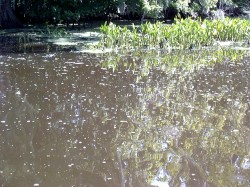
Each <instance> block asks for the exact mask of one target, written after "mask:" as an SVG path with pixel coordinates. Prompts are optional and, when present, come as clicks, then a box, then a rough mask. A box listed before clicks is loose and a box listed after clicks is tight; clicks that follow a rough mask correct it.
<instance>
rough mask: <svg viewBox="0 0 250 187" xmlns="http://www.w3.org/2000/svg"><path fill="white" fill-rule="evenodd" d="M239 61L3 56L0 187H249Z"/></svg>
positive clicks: (245, 81) (247, 109) (209, 56)
mask: <svg viewBox="0 0 250 187" xmlns="http://www.w3.org/2000/svg"><path fill="white" fill-rule="evenodd" d="M216 53H217V54H216ZM215 54H216V55H215ZM220 55H221V56H220ZM245 56H246V53H245V52H244V51H237V57H240V58H237V59H236V58H234V57H235V53H234V52H232V51H230V50H228V51H219V52H218V51H217V52H215V51H213V52H212V53H207V52H204V51H203V52H201V51H192V53H191V52H190V51H189V52H186V54H181V53H180V52H173V53H172V54H171V55H169V54H160V53H158V54H155V53H153V52H152V53H151V52H148V51H147V52H146V53H131V54H126V55H125V54H124V55H115V54H108V55H107V54H106V55H99V56H96V55H91V54H81V53H69V52H58V53H46V54H45V53H39V54H33V53H26V54H6V55H1V56H0V102H1V105H0V109H1V113H0V150H1V152H0V158H1V159H0V184H1V185H2V186H4V187H5V186H6V187H7V186H13V187H15V186H18V187H22V186H23V187H26V186H44V187H48V186H62V187H64V186H65V187H66V186H76V187H79V186H87V187H99V186H109V187H125V186H126V187H133V186H136V187H146V186H160V187H161V186H171V187H172V186H192V187H195V186H197V187H200V186H207V187H208V186H210V187H213V186H218V187H219V186H248V185H249V182H250V181H249V179H250V155H249V153H250V150H249V148H250V146H249V144H250V138H249V137H250V136H249V133H250V126H249V122H250V121H249V120H250V98H249V95H250V94H249V87H250V85H249V83H250V80H249V77H250V69H249V68H248V67H249V65H250V64H249V59H248V58H246V57H245ZM231 59H234V61H232V60H231ZM196 61H197V64H196V63H195V62H196ZM201 61H202V63H198V62H201ZM121 62H122V63H121ZM191 62H192V63H191ZM195 64H196V65H195ZM198 64H200V65H198Z"/></svg>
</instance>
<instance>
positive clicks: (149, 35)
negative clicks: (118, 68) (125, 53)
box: [98, 18, 250, 49]
mask: <svg viewBox="0 0 250 187" xmlns="http://www.w3.org/2000/svg"><path fill="white" fill-rule="evenodd" d="M100 30H101V32H102V34H103V35H102V39H101V41H100V43H99V45H98V46H99V47H102V48H112V49H149V48H156V49H166V48H179V49H189V48H201V47H204V46H212V45H213V44H215V42H216V41H233V42H249V40H250V21H249V20H244V19H230V18H226V19H224V20H220V19H218V20H204V21H201V20H192V19H190V18H188V19H181V20H178V19H176V20H175V23H174V24H172V25H167V24H163V23H162V22H156V23H154V24H151V23H145V24H142V25H140V26H137V27H136V26H134V25H132V27H131V28H128V27H126V26H124V27H120V26H117V25H114V24H110V25H107V24H104V25H102V26H101V29H100Z"/></svg>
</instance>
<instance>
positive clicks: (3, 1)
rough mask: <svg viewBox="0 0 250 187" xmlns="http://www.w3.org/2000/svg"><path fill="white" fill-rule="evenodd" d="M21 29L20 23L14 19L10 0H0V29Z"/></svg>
mask: <svg viewBox="0 0 250 187" xmlns="http://www.w3.org/2000/svg"><path fill="white" fill-rule="evenodd" d="M17 27H21V23H20V21H19V20H18V19H17V18H16V16H15V14H14V12H13V10H12V8H11V5H10V0H0V28H2V29H8V28H17Z"/></svg>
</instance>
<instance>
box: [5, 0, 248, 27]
mask: <svg viewBox="0 0 250 187" xmlns="http://www.w3.org/2000/svg"><path fill="white" fill-rule="evenodd" d="M248 5H249V1H248V0H223V1H222V0H191V1H190V0H102V1H100V0H91V1H89V0H20V1H16V0H0V28H13V27H18V26H21V23H31V24H34V23H45V22H48V23H51V24H53V23H54V24H56V23H66V24H67V23H77V22H79V21H84V20H89V19H97V18H98V19H100V18H101V19H108V18H110V17H114V16H116V17H122V18H127V19H128V18H134V19H135V18H136V19H138V18H144V17H150V18H165V19H169V18H170V19H172V18H174V17H175V16H178V15H180V16H182V17H187V16H192V17H198V16H200V15H202V14H205V15H208V14H209V12H211V11H214V10H216V9H223V10H224V11H225V12H227V13H232V10H233V9H235V8H241V7H246V6H248Z"/></svg>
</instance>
